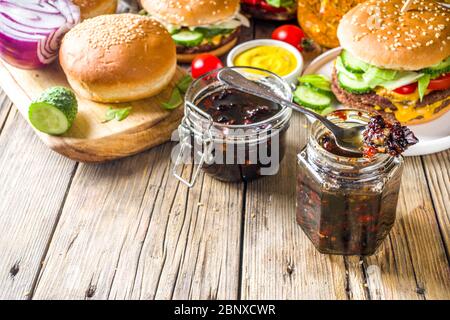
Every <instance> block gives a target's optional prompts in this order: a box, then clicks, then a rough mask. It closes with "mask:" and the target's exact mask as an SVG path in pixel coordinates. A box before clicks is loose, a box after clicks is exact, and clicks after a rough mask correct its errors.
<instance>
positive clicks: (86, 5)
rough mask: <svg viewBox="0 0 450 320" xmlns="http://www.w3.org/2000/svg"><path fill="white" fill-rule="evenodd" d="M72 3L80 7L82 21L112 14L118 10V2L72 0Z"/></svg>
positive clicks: (111, 0)
mask: <svg viewBox="0 0 450 320" xmlns="http://www.w3.org/2000/svg"><path fill="white" fill-rule="evenodd" d="M72 2H73V3H74V4H76V5H77V6H79V7H80V12H81V19H82V20H84V19H88V18H93V17H96V16H100V15H102V14H112V13H115V12H116V10H117V0H72Z"/></svg>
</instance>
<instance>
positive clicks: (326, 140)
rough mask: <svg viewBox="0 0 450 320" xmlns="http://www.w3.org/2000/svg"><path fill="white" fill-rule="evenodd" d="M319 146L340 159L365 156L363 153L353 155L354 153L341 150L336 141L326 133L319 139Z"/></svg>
mask: <svg viewBox="0 0 450 320" xmlns="http://www.w3.org/2000/svg"><path fill="white" fill-rule="evenodd" d="M319 144H320V145H321V146H322V148H324V149H325V150H327V151H328V152H331V153H332V154H335V155H337V156H340V157H348V158H361V157H362V156H363V154H362V153H353V152H350V151H347V150H344V149H341V148H340V147H339V146H338V145H337V144H336V139H335V138H334V137H333V135H331V134H330V133H324V134H323V135H322V136H321V137H320V138H319Z"/></svg>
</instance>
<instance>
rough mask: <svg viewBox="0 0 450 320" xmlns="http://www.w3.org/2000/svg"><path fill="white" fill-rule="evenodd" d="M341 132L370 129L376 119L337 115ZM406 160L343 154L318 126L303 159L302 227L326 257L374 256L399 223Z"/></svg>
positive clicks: (300, 157) (300, 189) (333, 116)
mask: <svg viewBox="0 0 450 320" xmlns="http://www.w3.org/2000/svg"><path fill="white" fill-rule="evenodd" d="M328 118H329V119H330V120H331V121H333V122H334V123H336V124H338V125H339V126H343V127H344V126H352V124H353V125H354V124H355V123H357V124H361V123H367V122H368V121H369V119H370V115H369V114H368V113H365V112H361V111H357V110H342V111H336V112H334V113H332V114H330V115H329V116H328ZM402 164H403V158H402V157H401V156H398V157H392V156H389V155H387V154H376V155H374V156H373V157H371V158H366V157H363V156H362V155H361V154H354V153H348V152H345V151H344V150H342V149H340V148H339V147H338V146H337V145H336V143H335V141H334V138H333V136H332V135H331V134H330V133H329V132H328V131H327V130H326V128H325V127H324V126H323V125H322V124H321V123H320V122H318V121H316V122H315V123H314V124H313V125H312V128H311V136H310V138H309V142H308V144H307V146H306V147H305V148H304V149H303V150H302V151H301V152H300V154H299V155H298V175H297V199H296V211H297V222H298V224H299V225H300V226H301V228H302V229H303V231H304V232H305V233H306V235H307V236H308V237H309V239H310V240H311V241H312V242H313V244H314V246H315V247H316V248H317V249H318V250H319V251H320V252H321V253H327V254H341V255H371V254H373V253H375V251H376V249H377V248H378V246H379V245H380V244H381V242H382V241H383V240H384V238H385V237H386V236H387V234H388V233H389V231H390V230H391V228H392V226H393V224H394V221H395V212H396V207H397V200H398V194H399V190H400V180H401V174H402Z"/></svg>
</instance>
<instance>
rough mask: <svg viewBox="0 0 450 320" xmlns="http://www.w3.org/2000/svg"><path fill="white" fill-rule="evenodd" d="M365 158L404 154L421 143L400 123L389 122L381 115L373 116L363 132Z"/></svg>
mask: <svg viewBox="0 0 450 320" xmlns="http://www.w3.org/2000/svg"><path fill="white" fill-rule="evenodd" d="M363 140H364V156H366V157H371V156H373V155H375V154H376V153H388V154H390V155H391V156H398V155H400V154H402V153H403V152H404V151H405V150H406V149H407V148H408V147H409V146H412V145H414V144H416V143H417V142H419V140H418V139H417V138H416V136H415V135H414V133H413V132H412V131H411V130H410V129H409V128H408V127H406V126H402V125H401V124H400V122H398V121H395V122H392V123H391V122H388V121H386V120H385V119H384V118H383V117H382V116H381V115H376V116H373V117H372V118H371V119H370V121H369V123H368V124H367V129H366V130H365V131H364V132H363Z"/></svg>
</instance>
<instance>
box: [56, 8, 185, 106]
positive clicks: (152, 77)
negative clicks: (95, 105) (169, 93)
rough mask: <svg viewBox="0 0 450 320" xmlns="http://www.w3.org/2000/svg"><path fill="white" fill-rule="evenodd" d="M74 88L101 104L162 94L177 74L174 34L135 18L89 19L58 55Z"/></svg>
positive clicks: (69, 35) (67, 38)
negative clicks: (171, 35)
mask: <svg viewBox="0 0 450 320" xmlns="http://www.w3.org/2000/svg"><path fill="white" fill-rule="evenodd" d="M59 57H60V58H59V59H60V63H61V66H62V68H63V70H64V72H65V74H66V76H67V79H68V81H69V83H70V85H71V86H72V88H73V89H74V90H75V91H76V92H77V93H78V94H79V95H80V96H82V97H85V98H87V99H90V100H93V101H97V102H127V101H133V100H139V99H143V98H147V97H150V96H153V95H156V94H158V93H159V92H160V91H162V90H163V89H164V88H165V87H166V86H167V85H168V84H169V82H170V81H171V79H172V78H173V76H174V75H175V70H176V49H175V44H174V42H173V40H172V38H171V37H170V34H169V33H168V32H167V31H166V30H165V28H164V27H163V26H161V25H160V24H159V23H158V22H156V21H155V20H153V19H151V18H149V17H145V16H140V15H135V14H114V15H104V16H99V17H96V18H92V19H87V20H85V21H84V22H82V23H81V24H79V25H77V26H75V28H73V29H72V30H70V31H69V32H68V33H67V34H66V35H65V37H64V39H63V41H62V45H61V49H60V55H59Z"/></svg>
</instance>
